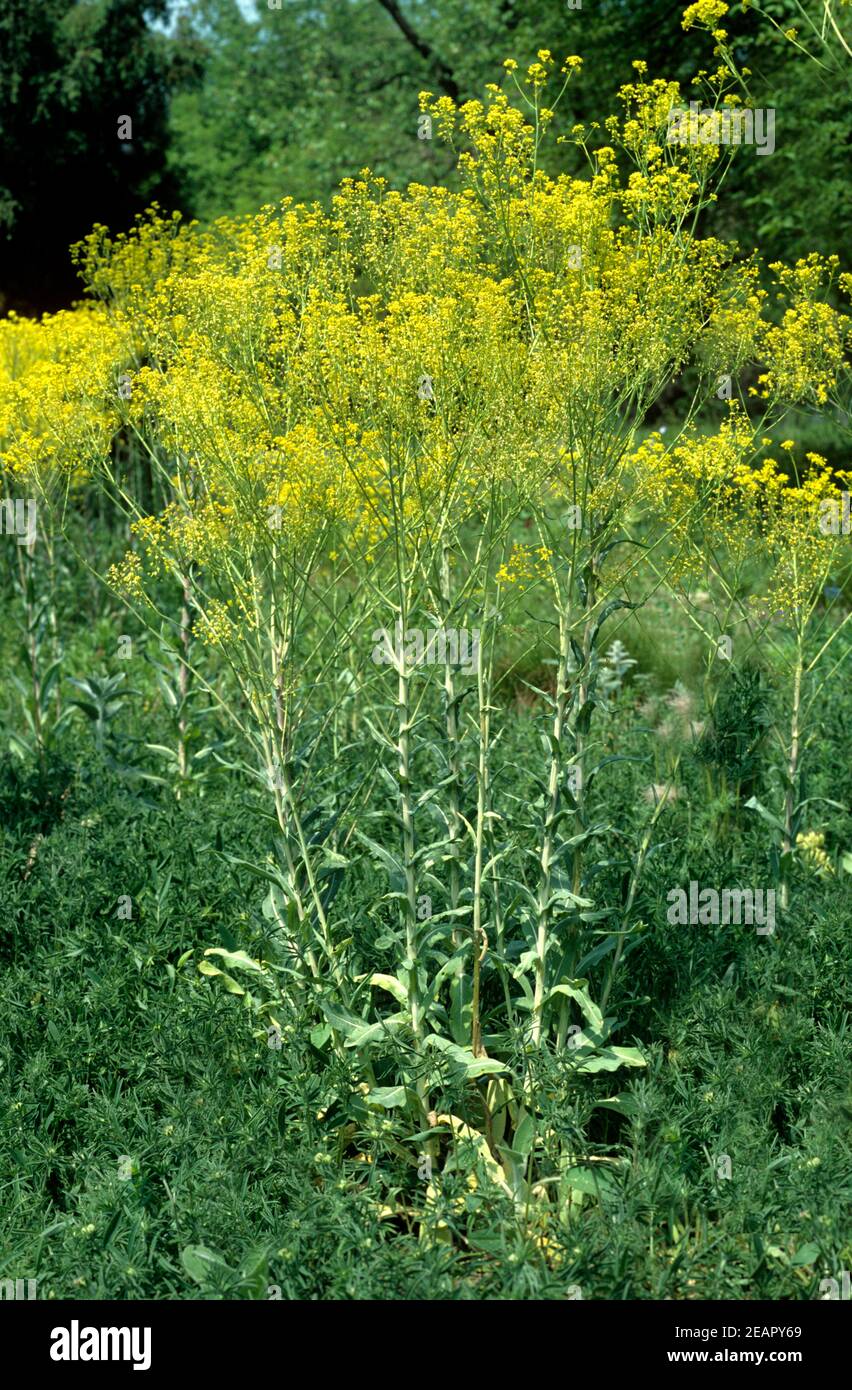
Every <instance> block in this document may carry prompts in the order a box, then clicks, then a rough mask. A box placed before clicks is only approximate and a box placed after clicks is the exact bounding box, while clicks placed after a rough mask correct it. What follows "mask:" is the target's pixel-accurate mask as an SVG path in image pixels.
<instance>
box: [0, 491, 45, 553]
mask: <svg viewBox="0 0 852 1390" xmlns="http://www.w3.org/2000/svg"><path fill="white" fill-rule="evenodd" d="M37 516H38V507H37V505H36V503H35V501H34V500H33V499H32V498H28V499H27V501H22V500H21V499H20V498H19V499H18V500H17V501H13V499H12V498H11V497H5V498H3V499H2V500H0V533H2V534H3V535H4V536H17V538H18V545H30V546H32V545H35V543H36V524H37Z"/></svg>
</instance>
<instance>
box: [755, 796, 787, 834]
mask: <svg viewBox="0 0 852 1390" xmlns="http://www.w3.org/2000/svg"><path fill="white" fill-rule="evenodd" d="M746 810H747V811H756V812H757V814H758V815H759V816H760V818H761V820H765V821H766V824H767V825H771V826H772V829H773V830H777V831H778V833H779V834H780V835H783V834H784V823H783V821H780V820H779V819H778V817H777V816H773V814H772V812H771V811H768V810H767V809H766V807H765V806H764V805H763V802H762V801H758V799H757V797H756V796H750V797H749V799H748V801H747V802H746Z"/></svg>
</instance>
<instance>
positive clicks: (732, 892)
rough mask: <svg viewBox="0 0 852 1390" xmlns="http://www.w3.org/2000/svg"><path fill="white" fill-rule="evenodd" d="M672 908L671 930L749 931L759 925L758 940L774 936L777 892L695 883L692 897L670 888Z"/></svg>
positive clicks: (670, 912) (690, 890)
mask: <svg viewBox="0 0 852 1390" xmlns="http://www.w3.org/2000/svg"><path fill="white" fill-rule="evenodd" d="M666 899H667V901H668V902H669V903H671V906H670V907H669V910H668V912H667V913H666V920H667V921H668V922H669V923H670V924H671V925H672V926H682V927H685V926H692V927H696V926H702V927H710V926H713V927H718V926H723V927H727V926H730V925H731V924H732V923H733V925H734V926H737V927H738V926H739V925H740V923H741V922H742V921H743V920H745V924H746V926H747V927H750V926H753V925H754V924H755V923H757V935H758V936H771V935H772V933H773V932H774V930H775V889H774V888H769V889H766V890H765V891H764V889H763V888H723V889H722V891H721V893H719V891H718V889H716V888H701V889H699V887H698V884H697V883H696V882H695V880H694V879H693V880H692V881H691V882H690V885H689V894H688V895H687V892H686V889H684V888H671V889H669V892H668V893H667V894H666Z"/></svg>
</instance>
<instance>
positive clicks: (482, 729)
mask: <svg viewBox="0 0 852 1390" xmlns="http://www.w3.org/2000/svg"><path fill="white" fill-rule="evenodd" d="M477 666H478V669H477V679H476V689H477V698H478V704H479V760H478V764H477V771H476V847H475V851H474V869H473V988H472V995H471V1006H470V1046H471V1051H472V1052H473V1055H474V1057H478V1056H479V1055H480V1053H481V1052H482V1018H481V1012H480V978H481V971H482V957H483V955H484V948H485V938H484V934H483V927H482V898H483V860H484V850H485V826H486V811H487V809H488V745H489V739H490V733H491V705H490V700H489V693H490V692H489V690H488V687H487V683H486V680H485V669H484V662H483V661H482V659H481V654H480V660H479V662H478V663H477Z"/></svg>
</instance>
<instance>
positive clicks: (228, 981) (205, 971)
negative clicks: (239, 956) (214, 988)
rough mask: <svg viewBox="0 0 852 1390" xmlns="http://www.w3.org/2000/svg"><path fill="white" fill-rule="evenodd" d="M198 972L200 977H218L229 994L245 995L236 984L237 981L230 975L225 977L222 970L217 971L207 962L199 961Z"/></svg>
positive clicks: (240, 986)
mask: <svg viewBox="0 0 852 1390" xmlns="http://www.w3.org/2000/svg"><path fill="white" fill-rule="evenodd" d="M198 970H199V973H200V974H202V975H211V976H212V975H218V976H219V978H220V979H221V981H222V984H223V985H224V986H225V989H226V990H227V991H228V993H229V994H245V990H244V989H243V987H242V985H239V984H237V981H236V980H235V979H233V978H232V977H231V976H230V975H226V974H225V972H224V970H217V969H216V967H215V965H211V964H210V962H209V960H200V961H199V962H198Z"/></svg>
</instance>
